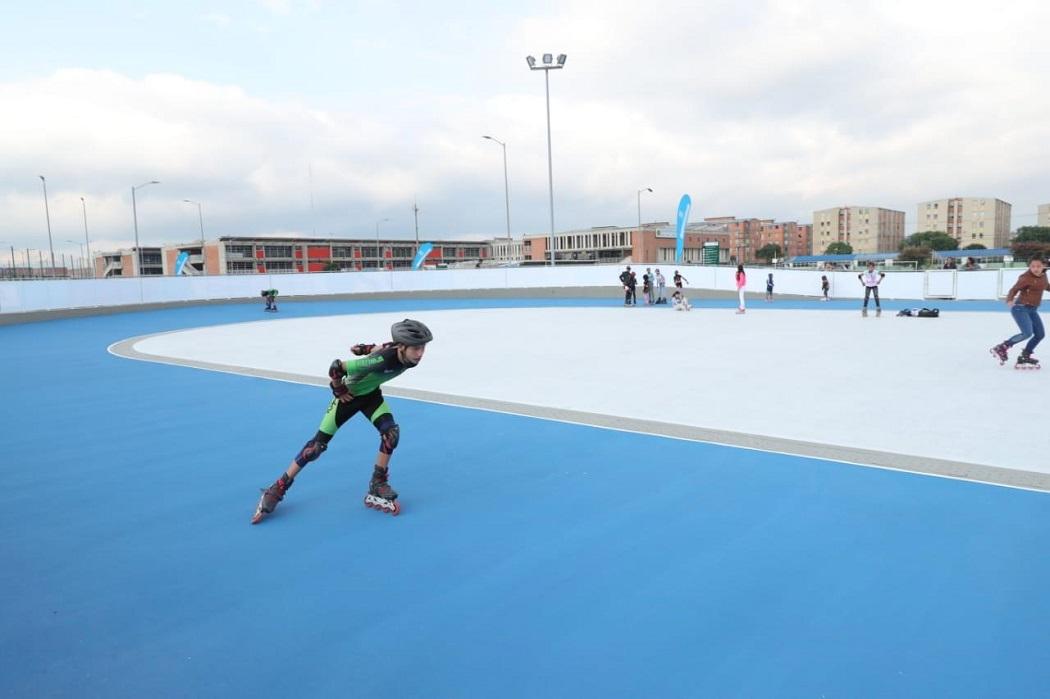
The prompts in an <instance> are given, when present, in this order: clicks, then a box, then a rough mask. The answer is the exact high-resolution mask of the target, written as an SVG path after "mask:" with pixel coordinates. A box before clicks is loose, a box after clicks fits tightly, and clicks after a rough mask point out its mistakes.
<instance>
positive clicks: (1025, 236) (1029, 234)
mask: <svg viewBox="0 0 1050 699" xmlns="http://www.w3.org/2000/svg"><path fill="white" fill-rule="evenodd" d="M1013 242H1015V243H1050V227H1047V226H1021V227H1020V228H1018V229H1017V235H1015V236H1014V241H1013Z"/></svg>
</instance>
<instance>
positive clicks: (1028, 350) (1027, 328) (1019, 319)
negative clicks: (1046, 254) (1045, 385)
mask: <svg viewBox="0 0 1050 699" xmlns="http://www.w3.org/2000/svg"><path fill="white" fill-rule="evenodd" d="M1044 291H1050V281H1048V280H1047V277H1046V264H1045V263H1044V262H1043V261H1042V260H1032V261H1031V262H1029V263H1028V271H1026V272H1025V273H1024V274H1022V275H1021V276H1020V277H1018V278H1017V283H1016V284H1014V285H1013V286H1012V287H1010V291H1009V292H1008V293H1007V294H1006V305H1007V306H1008V307H1009V309H1010V315H1012V316H1013V317H1014V322H1015V323H1017V327H1018V329H1020V332H1019V333H1017V334H1016V335H1014V336H1013V337H1011V338H1010V339H1008V340H1004V341H1003V342H1000V343H999V344H998V345H996V346H995V347H993V348H992V350H991V351H992V354H994V355H995V356H996V357H998V359H999V364H1000V365H1002V364H1005V363H1006V360H1007V359H1008V355H1007V352H1008V351H1009V349H1010V348H1011V347H1013V346H1014V345H1016V344H1017V343H1018V342H1022V341H1024V340H1025V339H1026V338H1029V337H1031V339H1030V340H1028V343H1027V344H1026V345H1025V346H1024V349H1023V350H1021V354H1019V355H1018V356H1017V364H1015V365H1014V368H1016V369H1038V368H1039V360H1038V359H1036V358H1035V357H1033V356H1032V351H1033V350H1034V349H1035V346H1036V345H1038V344H1039V342H1040V341H1041V340H1042V339H1043V336H1044V334H1045V333H1044V332H1043V320H1042V318H1040V317H1039V304H1040V303H1041V302H1042V301H1043V292H1044ZM1015 297H1016V298H1017V303H1014V298H1015Z"/></svg>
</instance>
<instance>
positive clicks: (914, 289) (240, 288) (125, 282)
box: [0, 265, 1023, 314]
mask: <svg viewBox="0 0 1050 699" xmlns="http://www.w3.org/2000/svg"><path fill="white" fill-rule="evenodd" d="M646 267H647V265H641V266H640V265H632V268H633V269H634V270H635V272H636V273H637V276H638V287H639V291H641V283H642V274H644V272H645V270H646ZM655 268H656V266H655V265H654V266H653V269H655ZM661 268H662V271H663V273H664V276H665V277H666V278H667V283H668V286H671V285H672V284H671V277H672V275H673V274H674V271H675V269H678V270H679V271H680V272H681V273H682V275H683V276H684V277H686V278H687V279H688V280H689V281H688V284H687V285H686V295H687V296H688V295H689V294H690V293H691V292H692V293H693V294H694V295H697V294H699V295H702V293H703V291H705V290H725V291H732V290H735V289H736V284H735V281H734V280H735V276H734V275H735V272H736V269H735V268H734V267H726V266H713V265H711V266H703V265H698V266H690V265H679V266H677V267H675V266H671V265H661ZM622 270H623V265H586V266H579V265H573V266H568V265H566V266H555V267H497V268H487V269H486V268H482V269H455V270H439V271H409V270H398V271H376V272H330V273H324V274H321V273H313V274H301V273H300V274H295V273H290V274H252V275H221V276H182V277H127V278H116V279H56V280H36V281H2V282H0V314H10V313H28V312H37V311H58V310H71V309H79V308H97V307H120V306H134V305H140V304H163V303H187V302H189V303H193V302H204V301H216V300H225V299H248V298H254V297H258V296H259V291H260V290H261V289H264V288H267V289H268V288H276V289H278V290H279V291H280V295H281V297H294V296H334V295H344V294H370V293H379V292H386V293H389V292H406V293H408V292H421V291H479V290H486V289H535V288H572V287H601V286H608V287H609V295H610V296H616V295H617V293H618V292H619V290H620V283H619V281H618V277H619V274H620V272H621V271H622ZM770 271H772V272H773V276H774V281H775V284H776V288H775V292H776V293H777V294H792V295H801V296H812V297H818V296H820V295H821V291H820V277H821V275H826V276H827V277H828V280H829V281H830V282H831V296H832V298H860V297H862V296H863V293H864V292H863V288H862V287H861V285H860V282H859V281H858V280H857V272H856V271H838V272H833V271H820V270H797V269H772V270H771V269H770V268H768V267H766V268H761V267H755V268H748V270H747V289H748V291H752V292H756V293H761V292H764V291H765V288H766V275H767V274H768V273H769V272H770ZM1022 271H1023V270H1022V269H1004V270H1002V269H1000V270H980V271H973V272H963V271H960V270H929V271H926V272H887V274H886V279H885V280H884V281H883V282H882V284H881V286H880V292H881V296H882V297H883V298H898V299H916V300H918V299H926V298H954V299H996V298H1000V297H1002V296H1003V295H1004V294H1005V292H1006V290H1008V289H1009V288H1010V286H1012V285H1013V283H1014V281H1015V280H1016V279H1017V277H1018V275H1020V274H1021V272H1022Z"/></svg>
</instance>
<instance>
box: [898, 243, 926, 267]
mask: <svg viewBox="0 0 1050 699" xmlns="http://www.w3.org/2000/svg"><path fill="white" fill-rule="evenodd" d="M932 257H933V251H932V250H930V248H927V247H924V246H922V245H910V246H908V247H906V248H902V249H901V251H900V253H898V255H897V261H898V262H914V263H915V268H916V269H922V268H923V267H926V266H927V265H929V264H930V259H931V258H932Z"/></svg>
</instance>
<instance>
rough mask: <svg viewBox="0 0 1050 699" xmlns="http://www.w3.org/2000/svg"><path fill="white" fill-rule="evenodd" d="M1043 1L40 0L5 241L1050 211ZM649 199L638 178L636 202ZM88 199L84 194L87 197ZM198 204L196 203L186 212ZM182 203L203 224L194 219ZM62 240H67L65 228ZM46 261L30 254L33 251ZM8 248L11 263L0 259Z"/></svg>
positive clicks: (2, 97) (68, 249)
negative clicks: (962, 204) (960, 202)
mask: <svg viewBox="0 0 1050 699" xmlns="http://www.w3.org/2000/svg"><path fill="white" fill-rule="evenodd" d="M1048 7H1050V3H1044V2H1042V1H1036V0H1007V1H1006V2H1003V3H999V4H995V5H989V4H986V3H980V4H979V3H958V2H951V3H949V2H943V1H942V2H934V1H931V0H909V1H907V2H903V1H898V0H884V1H882V2H879V3H873V2H857V1H855V0H844V1H843V0H836V1H831V0H779V1H774V2H762V1H750V2H749V1H747V0H744V1H742V2H738V1H735V0H714V1H712V2H705V3H695V2H666V1H664V0H653V1H652V2H648V3H637V2H627V1H625V0H604V1H603V2H587V1H582V0H565V1H563V2H545V1H541V2H529V3H504V2H498V1H492V2H455V1H452V2H442V3H430V2H398V1H394V2H390V1H387V2H368V3H357V2H326V1H324V0H312V1H299V0H241V1H238V2H211V3H197V2H192V1H189V2H181V3H151V2H142V1H141V0H140V1H139V2H134V3H132V2H122V1H114V2H105V3H87V2H49V1H47V0H44V1H43V2H39V3H18V4H17V5H16V6H13V7H11V8H8V9H6V10H5V21H4V22H3V23H2V24H0V59H2V60H0V251H6V250H8V248H9V246H11V245H13V246H15V247H16V248H18V249H19V250H23V249H25V248H31V249H34V250H39V249H43V250H45V251H46V250H47V249H48V240H47V213H46V212H45V206H44V193H43V182H42V181H41V179H40V175H43V176H44V177H45V178H46V185H47V204H48V208H49V213H50V219H51V228H52V239H53V241H54V245H55V250H56V254H57V253H58V252H59V251H62V252H64V253H66V254H70V255H72V254H79V252H78V251H79V250H80V248H79V247H78V245H77V243H79V242H83V241H84V214H85V213H86V219H87V228H88V234H89V237H90V239H91V241H92V248H93V249H94V250H96V251H98V250H101V249H110V250H112V249H116V248H119V247H126V246H130V245H131V244H132V242H133V240H134V224H133V216H132V201H131V198H132V197H131V189H132V187H133V186H136V185H140V184H143V183H146V182H149V181H152V180H158V181H159V182H160V184H156V185H149V186H147V187H145V188H143V189H141V190H136V208H137V219H138V228H139V240H140V242H141V243H142V244H143V245H160V244H164V243H180V242H186V241H190V240H193V239H196V238H199V237H200V222H201V219H203V226H204V230H205V235H206V236H207V237H208V238H215V237H217V236H220V235H249V236H255V235H258V236H269V235H297V236H313V235H317V236H325V237H327V236H335V237H374V236H375V234H376V228H377V225H378V226H379V228H380V233H381V235H382V237H384V238H388V237H395V238H396V237H403V238H413V237H414V235H415V233H414V217H413V205H414V204H417V205H418V207H419V230H420V237H421V239H423V240H426V239H439V238H445V239H447V238H487V237H492V236H497V235H505V234H506V227H507V223H506V209H505V197H504V178H503V149H502V148H501V147H500V146H499V145H498V144H497V143H495V142H493V141H489V140H485V139H483V138H482V136H484V135H491V136H493V137H495V138H497V139H499V140H501V141H503V142H505V143H506V144H507V146H506V154H507V165H508V179H509V200H510V207H509V208H510V228H511V233H512V235H514V236H520V235H522V234H542V233H545V232H547V231H548V230H549V226H550V210H549V203H548V202H549V199H548V196H549V195H548V173H547V131H546V102H545V92H544V75H543V73H542V72H540V71H530V70H529V69H528V66H527V64H526V61H525V57H526V56H527V55H535V56H536V57H537V58H539V57H540V56H542V54H543V53H553V54H554V55H557V54H559V53H564V54H566V55H567V56H568V59H567V61H566V64H565V67H564V69H563V70H559V71H553V72H552V73H551V74H550V76H549V77H550V114H551V141H552V144H551V151H552V159H553V164H552V170H553V179H554V218H555V228H556V229H557V230H567V229H572V228H584V227H590V226H601V225H631V224H634V223H637V221H638V216H639V212H638V204H639V201H640V203H641V218H642V219H643V221H673V220H674V216H675V211H676V208H677V204H678V200H679V198H680V197H681V196H682V194H685V193H688V194H689V195H690V196H691V197H692V200H693V209H692V216H691V218H692V219H693V220H699V219H700V218H703V217H706V216H729V215H732V216H738V217H759V218H775V219H777V220H788V221H791V220H794V221H799V222H802V223H808V222H810V221H811V220H812V212H813V211H814V210H816V209H823V208H828V207H832V206H845V205H858V206H884V207H888V208H893V209H898V210H902V211H904V212H905V214H906V232H909V233H910V232H914V230H915V227H914V220H915V217H916V205H917V204H918V203H919V202H920V201H924V200H928V199H935V198H944V197H950V196H979V197H989V198H991V197H998V198H1000V199H1004V200H1006V201H1008V202H1010V203H1011V204H1013V221H1012V223H1013V226H1014V228H1016V227H1018V226H1023V225H1035V223H1036V218H1035V215H1036V209H1037V206H1038V205H1039V204H1042V203H1050V168H1048V167H1047V162H1048V157H1047V156H1048V155H1050V118H1048V115H1050V90H1047V76H1048V75H1050V49H1048V48H1047V46H1048V45H1047V42H1046V31H1045V29H1046V27H1048V26H1050V9H1048ZM650 187H651V188H652V189H653V192H652V193H649V192H643V195H644V196H641V197H640V198H639V194H638V192H639V190H642V189H644V188H650ZM81 197H83V201H82V200H81ZM186 199H189V200H191V201H193V202H199V203H200V211H199V212H198V208H197V206H196V205H194V204H187V203H185V202H184V200H186ZM198 213H201V214H203V216H201V217H199V216H198ZM70 241H76V242H70ZM33 256H34V258H35V253H34V254H33ZM7 259H8V257H7V255H5V254H0V260H3V261H4V262H5V263H6V262H7Z"/></svg>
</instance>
